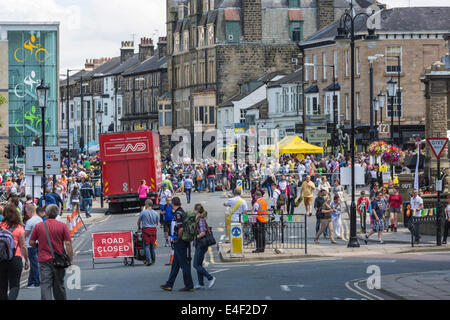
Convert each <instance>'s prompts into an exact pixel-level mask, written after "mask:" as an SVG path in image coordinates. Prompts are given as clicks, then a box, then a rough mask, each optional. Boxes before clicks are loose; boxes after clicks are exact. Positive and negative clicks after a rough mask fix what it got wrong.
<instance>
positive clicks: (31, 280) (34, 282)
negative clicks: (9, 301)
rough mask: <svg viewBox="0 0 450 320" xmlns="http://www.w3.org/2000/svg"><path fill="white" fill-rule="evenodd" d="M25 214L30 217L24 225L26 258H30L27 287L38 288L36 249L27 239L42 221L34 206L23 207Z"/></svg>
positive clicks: (39, 283)
mask: <svg viewBox="0 0 450 320" xmlns="http://www.w3.org/2000/svg"><path fill="white" fill-rule="evenodd" d="M25 211H26V213H27V215H28V216H29V217H30V219H28V221H27V223H26V225H25V237H26V241H25V243H26V244H27V248H28V258H29V259H30V273H29V274H28V285H27V287H28V288H39V287H40V285H41V282H40V277H39V263H38V249H37V248H35V247H32V246H30V243H29V240H30V236H31V233H32V232H33V229H34V227H35V226H36V225H37V224H38V223H41V222H42V218H41V217H40V216H38V215H37V214H36V206H35V205H34V204H29V205H28V206H26V207H25Z"/></svg>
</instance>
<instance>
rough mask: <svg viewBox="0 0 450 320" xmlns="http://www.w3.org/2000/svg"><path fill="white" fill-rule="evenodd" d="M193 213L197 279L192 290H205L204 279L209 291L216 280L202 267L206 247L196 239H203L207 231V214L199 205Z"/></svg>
mask: <svg viewBox="0 0 450 320" xmlns="http://www.w3.org/2000/svg"><path fill="white" fill-rule="evenodd" d="M194 212H195V214H196V219H195V222H196V224H197V236H196V240H195V241H194V247H195V254H194V268H195V270H197V277H198V284H197V285H196V286H195V287H194V289H195V290H200V289H205V283H204V278H206V279H208V289H211V288H212V287H213V286H214V284H215V283H216V278H215V277H213V276H212V275H210V274H209V273H208V271H206V269H205V268H204V267H203V260H204V259H205V254H206V252H207V251H208V247H202V246H200V244H199V243H198V239H201V238H203V237H205V236H206V232H207V231H208V224H207V223H206V218H207V217H208V212H207V211H206V210H205V209H204V208H203V206H202V205H201V204H196V205H195V207H194Z"/></svg>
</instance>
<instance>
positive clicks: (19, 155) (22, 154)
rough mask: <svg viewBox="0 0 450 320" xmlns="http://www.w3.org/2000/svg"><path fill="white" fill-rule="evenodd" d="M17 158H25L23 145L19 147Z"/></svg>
mask: <svg viewBox="0 0 450 320" xmlns="http://www.w3.org/2000/svg"><path fill="white" fill-rule="evenodd" d="M17 156H18V157H19V158H23V157H24V156H25V147H24V146H22V145H18V146H17Z"/></svg>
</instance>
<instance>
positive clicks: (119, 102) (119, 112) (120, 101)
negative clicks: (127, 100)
mask: <svg viewBox="0 0 450 320" xmlns="http://www.w3.org/2000/svg"><path fill="white" fill-rule="evenodd" d="M121 113H122V99H120V98H119V99H117V114H119V115H120V114H121Z"/></svg>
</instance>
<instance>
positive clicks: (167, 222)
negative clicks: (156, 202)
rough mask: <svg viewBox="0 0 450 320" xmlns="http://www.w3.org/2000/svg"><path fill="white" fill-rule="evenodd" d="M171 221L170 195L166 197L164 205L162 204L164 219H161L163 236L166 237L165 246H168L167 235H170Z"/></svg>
mask: <svg viewBox="0 0 450 320" xmlns="http://www.w3.org/2000/svg"><path fill="white" fill-rule="evenodd" d="M172 221H173V212H172V197H167V199H166V205H165V206H164V219H163V231H164V238H165V239H166V243H165V245H164V246H165V247H168V246H169V245H170V244H169V237H170V236H171V235H172V233H171V225H172Z"/></svg>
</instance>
